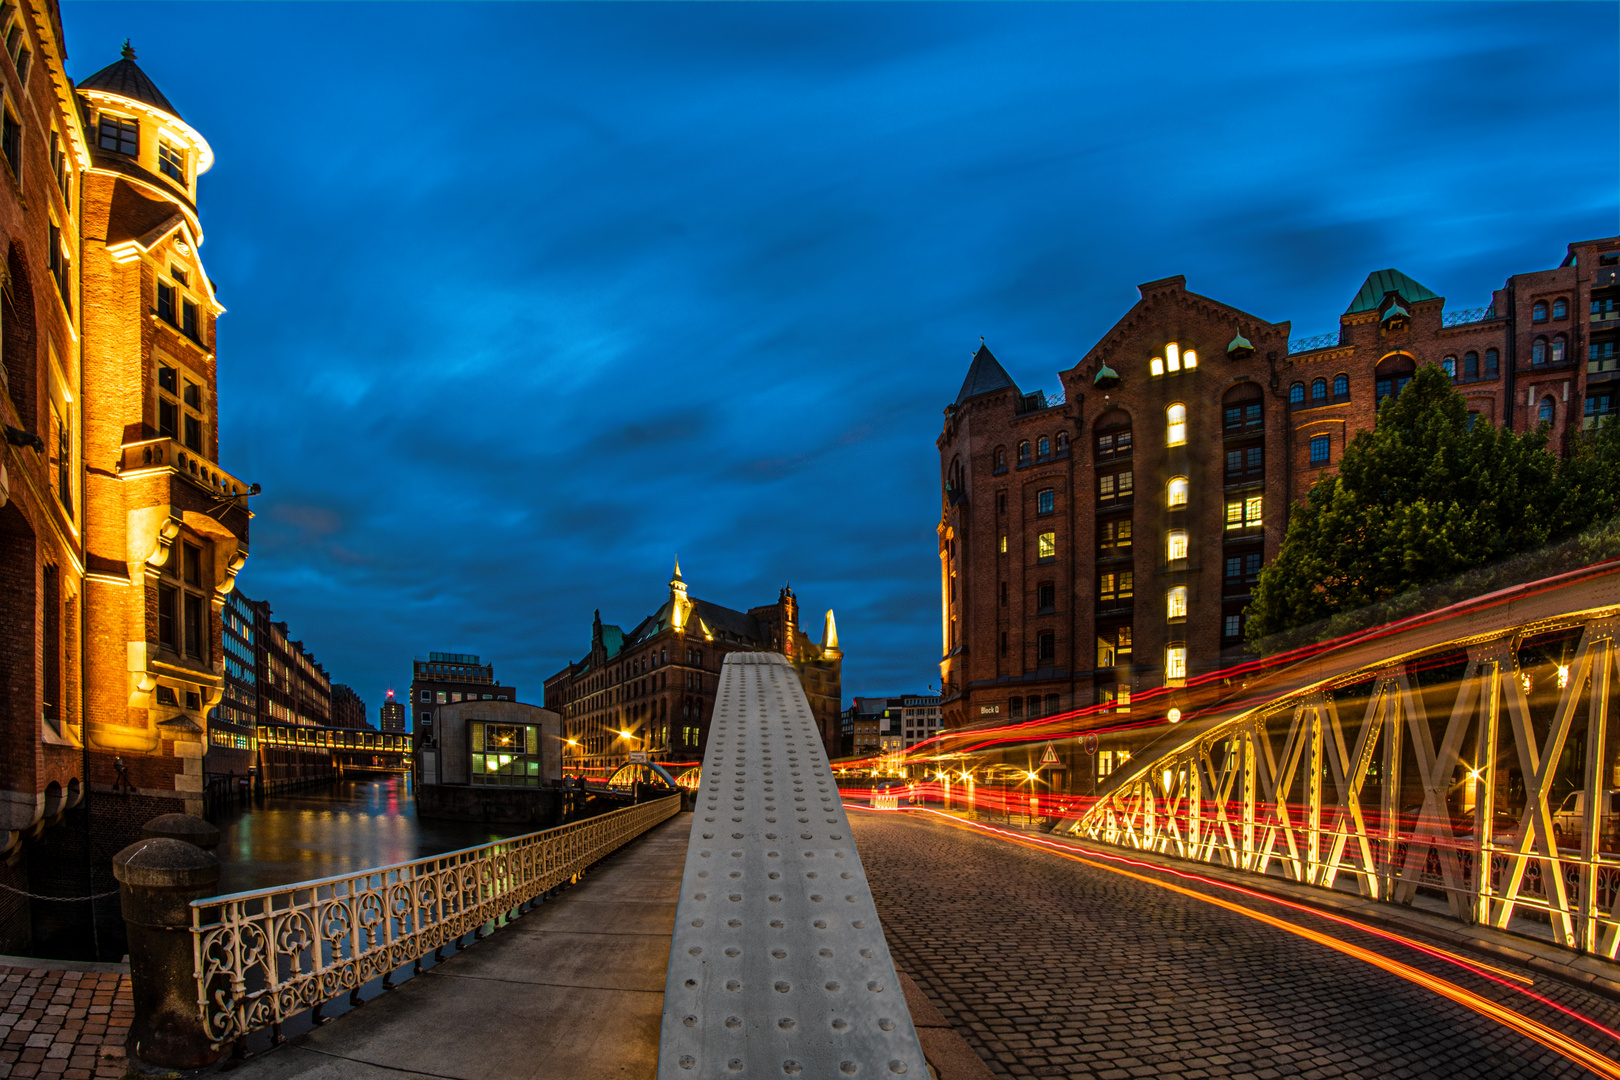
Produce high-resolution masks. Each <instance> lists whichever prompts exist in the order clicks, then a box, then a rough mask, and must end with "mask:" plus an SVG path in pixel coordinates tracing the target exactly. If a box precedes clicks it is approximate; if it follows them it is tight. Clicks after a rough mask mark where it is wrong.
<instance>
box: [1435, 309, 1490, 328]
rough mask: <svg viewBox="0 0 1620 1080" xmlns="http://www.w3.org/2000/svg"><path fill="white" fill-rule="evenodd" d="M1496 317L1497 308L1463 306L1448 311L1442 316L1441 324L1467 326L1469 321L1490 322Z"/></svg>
mask: <svg viewBox="0 0 1620 1080" xmlns="http://www.w3.org/2000/svg"><path fill="white" fill-rule="evenodd" d="M1494 318H1496V308H1495V307H1494V306H1489V307H1475V308H1463V309H1462V310H1460V311H1447V312H1444V313H1442V314H1441V316H1440V325H1441V326H1467V325H1468V324H1469V323H1477V322H1489V321H1490V320H1491V319H1494Z"/></svg>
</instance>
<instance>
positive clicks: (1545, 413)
mask: <svg viewBox="0 0 1620 1080" xmlns="http://www.w3.org/2000/svg"><path fill="white" fill-rule="evenodd" d="M1557 411H1558V403H1557V402H1556V401H1554V400H1553V399H1552V398H1551V397H1544V398H1542V399H1541V408H1540V409H1539V410H1537V412H1536V419H1537V420H1539V421H1540V422H1541V423H1543V424H1550V423H1552V422H1553V416H1554V415H1555V414H1556V413H1557Z"/></svg>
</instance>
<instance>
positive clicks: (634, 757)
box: [630, 750, 652, 765]
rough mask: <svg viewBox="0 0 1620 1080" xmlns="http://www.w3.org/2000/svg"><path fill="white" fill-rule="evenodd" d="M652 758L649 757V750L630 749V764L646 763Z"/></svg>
mask: <svg viewBox="0 0 1620 1080" xmlns="http://www.w3.org/2000/svg"><path fill="white" fill-rule="evenodd" d="M651 760H652V759H651V758H650V757H648V755H647V751H645V750H632V751H630V764H632V765H645V764H647V762H649V761H651Z"/></svg>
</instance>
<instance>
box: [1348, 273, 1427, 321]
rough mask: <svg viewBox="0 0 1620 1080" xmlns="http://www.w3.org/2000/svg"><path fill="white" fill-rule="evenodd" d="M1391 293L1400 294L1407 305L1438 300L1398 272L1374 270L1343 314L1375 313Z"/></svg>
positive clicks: (1425, 289)
mask: <svg viewBox="0 0 1620 1080" xmlns="http://www.w3.org/2000/svg"><path fill="white" fill-rule="evenodd" d="M1392 292H1397V293H1400V294H1401V298H1402V299H1404V300H1405V301H1406V302H1407V303H1408V304H1416V303H1419V302H1420V301H1423V300H1438V299H1440V297H1439V296H1437V295H1435V294H1434V293H1433V292H1431V291H1430V290H1428V289H1427V288H1425V287H1424V286H1422V285H1420V284H1419V283H1417V282H1416V281H1413V280H1412V279H1411V278H1409V277H1407V276H1406V275H1405V274H1403V273H1401V272H1400V271H1399V270H1394V269H1391V270H1374V271H1373V272H1372V273H1370V274H1368V275H1367V280H1366V281H1365V282H1363V283H1362V285H1361V291H1360V292H1358V293H1356V298H1355V299H1354V300H1352V301H1351V302H1350V306H1349V307H1347V308H1345V309H1344V313H1345V314H1346V315H1354V314H1355V313H1356V312H1358V311H1376V310H1378V305H1379V304H1382V303H1383V302H1384V297H1385V296H1387V295H1389V294H1390V293H1392Z"/></svg>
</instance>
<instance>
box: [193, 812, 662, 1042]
mask: <svg viewBox="0 0 1620 1080" xmlns="http://www.w3.org/2000/svg"><path fill="white" fill-rule="evenodd" d="M680 807H681V799H680V796H678V795H675V796H671V797H669V798H666V799H660V800H658V801H657V802H649V803H643V804H641V805H639V806H632V807H628V808H626V809H623V810H615V811H613V812H611V813H608V814H603V815H602V816H600V817H594V818H589V819H587V820H585V821H578V822H574V823H573V824H571V825H563V826H560V827H558V828H554V829H545V830H542V831H540V832H535V833H529V834H528V835H526V836H516V837H512V838H511V839H508V840H501V841H498V842H496V843H493V844H483V845H481V846H479V847H471V848H464V849H462V850H460V851H451V852H447V853H445V854H443V855H434V856H432V857H430V858H426V859H417V860H416V861H415V862H408V863H398V864H395V865H393V866H380V867H374V868H372V869H370V870H362V871H360V872H359V873H356V874H345V875H341V876H338V877H330V878H321V879H319V880H316V881H302V882H299V883H297V884H295V885H283V886H280V887H278V888H274V889H260V890H256V891H253V892H242V893H234V894H232V895H229V896H212V897H208V898H206V899H202V900H195V901H193V902H192V904H191V916H192V924H191V933H192V945H193V956H194V960H195V974H196V979H197V1005H198V1008H199V1009H201V1011H202V1018H203V1028H204V1030H205V1031H206V1032H207V1033H208V1036H209V1038H210V1039H212V1040H214V1042H215V1043H216V1045H223V1044H225V1043H229V1042H234V1041H236V1040H238V1039H240V1038H243V1037H244V1036H246V1035H247V1034H248V1033H250V1032H253V1031H257V1030H259V1029H261V1028H265V1027H271V1028H274V1029H276V1030H277V1031H278V1032H279V1029H280V1025H281V1024H283V1023H285V1022H286V1021H287V1020H289V1019H291V1018H292V1017H294V1016H296V1015H298V1014H299V1013H302V1012H305V1011H307V1010H310V1009H314V1010H316V1015H317V1017H319V1010H320V1007H321V1006H322V1005H323V1004H324V1003H326V1002H328V1001H332V1000H334V999H336V998H337V997H339V996H340V995H343V994H348V995H349V996H350V1001H351V1003H355V1004H357V1003H358V995H359V993H360V988H361V987H363V986H364V985H365V984H366V983H368V982H370V981H371V980H373V979H376V978H379V977H380V978H382V979H383V980H384V985H388V984H389V978H390V977H391V976H392V974H393V973H394V972H395V971H397V970H398V969H399V968H401V967H403V966H404V965H406V964H410V963H413V962H416V963H418V964H419V963H420V961H421V958H422V957H424V956H426V955H427V954H428V953H431V952H435V950H438V949H440V948H442V947H444V946H445V945H447V944H449V943H450V942H453V941H455V940H457V939H458V938H460V937H461V936H462V935H464V934H467V933H473V932H477V931H479V930H481V929H482V928H483V927H484V926H485V925H487V924H489V923H491V922H494V921H496V920H497V919H499V918H501V917H502V916H505V915H509V914H510V913H512V912H514V911H516V909H517V908H518V907H519V906H520V905H522V904H524V903H526V902H528V901H531V900H533V899H534V898H536V897H537V896H540V895H541V894H542V893H545V892H548V891H550V890H551V889H554V888H556V887H557V886H559V885H563V884H565V883H567V882H570V881H573V880H575V879H577V878H578V877H579V876H580V874H581V873H583V872H584V871H585V869H586V868H587V867H589V866H590V865H591V864H592V863H595V862H597V861H598V860H600V859H602V858H604V857H605V856H607V855H610V854H612V853H613V852H614V851H616V850H618V849H619V848H620V847H622V846H624V845H625V844H627V843H629V842H630V841H631V840H634V839H635V838H636V837H638V836H640V835H641V834H642V833H644V832H646V831H647V830H649V829H651V828H652V827H653V826H655V825H658V824H660V823H662V822H664V821H667V820H669V819H670V818H672V817H674V816H675V815H676V814H677V813H678V812H679V811H680Z"/></svg>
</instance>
